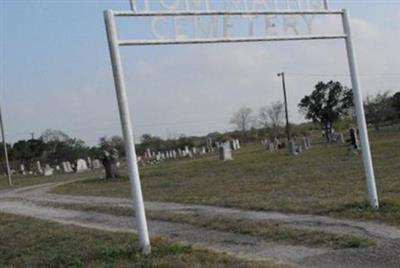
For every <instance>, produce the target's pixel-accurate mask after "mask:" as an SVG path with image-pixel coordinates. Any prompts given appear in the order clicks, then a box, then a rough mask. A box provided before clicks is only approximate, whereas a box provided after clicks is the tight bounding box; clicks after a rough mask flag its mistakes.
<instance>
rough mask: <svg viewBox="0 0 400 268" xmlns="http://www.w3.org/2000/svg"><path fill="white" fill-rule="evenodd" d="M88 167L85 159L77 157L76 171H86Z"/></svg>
mask: <svg viewBox="0 0 400 268" xmlns="http://www.w3.org/2000/svg"><path fill="white" fill-rule="evenodd" d="M87 169H88V166H87V163H86V161H85V159H78V160H77V161H76V172H82V171H86V170H87Z"/></svg>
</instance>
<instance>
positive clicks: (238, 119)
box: [230, 107, 254, 133]
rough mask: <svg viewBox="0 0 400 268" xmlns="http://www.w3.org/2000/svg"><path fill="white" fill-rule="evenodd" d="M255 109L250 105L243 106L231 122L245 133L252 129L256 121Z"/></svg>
mask: <svg viewBox="0 0 400 268" xmlns="http://www.w3.org/2000/svg"><path fill="white" fill-rule="evenodd" d="M252 114H253V110H252V109H250V108H248V107H242V108H240V109H239V111H237V112H236V113H235V114H234V115H233V117H232V119H231V121H230V123H231V124H232V125H235V126H236V128H237V129H238V130H240V131H242V132H243V133H245V132H246V131H247V130H249V129H250V127H251V125H252V123H253V122H254V116H253V115H252Z"/></svg>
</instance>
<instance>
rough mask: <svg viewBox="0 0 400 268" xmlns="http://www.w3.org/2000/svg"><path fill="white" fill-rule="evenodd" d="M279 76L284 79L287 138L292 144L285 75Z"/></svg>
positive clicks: (282, 73) (280, 74)
mask: <svg viewBox="0 0 400 268" xmlns="http://www.w3.org/2000/svg"><path fill="white" fill-rule="evenodd" d="M279 76H281V77H282V87H283V98H284V100H285V115H286V137H287V141H288V143H289V142H290V126H289V114H288V107H287V97H286V84H285V73H284V72H281V73H278V77H279Z"/></svg>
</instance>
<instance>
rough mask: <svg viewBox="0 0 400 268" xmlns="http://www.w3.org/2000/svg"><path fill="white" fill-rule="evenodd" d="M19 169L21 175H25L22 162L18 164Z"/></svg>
mask: <svg viewBox="0 0 400 268" xmlns="http://www.w3.org/2000/svg"><path fill="white" fill-rule="evenodd" d="M20 171H21V174H22V175H26V171H25V166H24V164H21V165H20Z"/></svg>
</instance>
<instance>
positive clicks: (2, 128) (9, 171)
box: [0, 108, 12, 186]
mask: <svg viewBox="0 0 400 268" xmlns="http://www.w3.org/2000/svg"><path fill="white" fill-rule="evenodd" d="M0 128H1V137H2V141H3V150H4V163H5V165H4V166H5V168H6V173H7V180H8V185H10V186H11V185H12V180H11V169H10V162H9V161H8V151H7V143H6V136H5V134H4V125H3V117H2V115H1V108H0Z"/></svg>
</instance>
